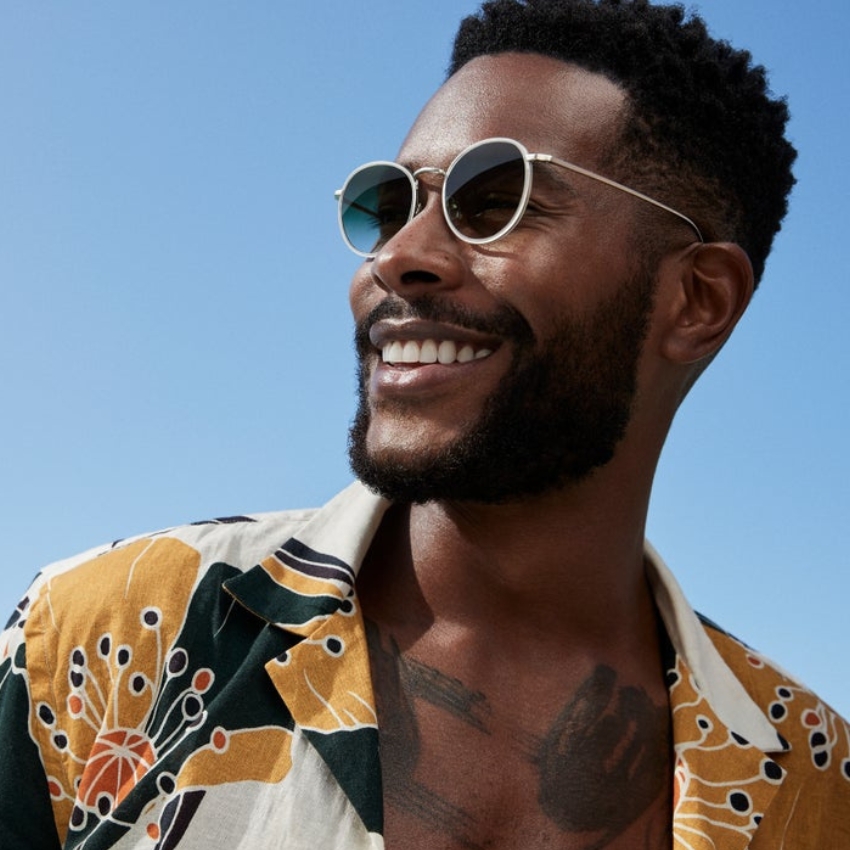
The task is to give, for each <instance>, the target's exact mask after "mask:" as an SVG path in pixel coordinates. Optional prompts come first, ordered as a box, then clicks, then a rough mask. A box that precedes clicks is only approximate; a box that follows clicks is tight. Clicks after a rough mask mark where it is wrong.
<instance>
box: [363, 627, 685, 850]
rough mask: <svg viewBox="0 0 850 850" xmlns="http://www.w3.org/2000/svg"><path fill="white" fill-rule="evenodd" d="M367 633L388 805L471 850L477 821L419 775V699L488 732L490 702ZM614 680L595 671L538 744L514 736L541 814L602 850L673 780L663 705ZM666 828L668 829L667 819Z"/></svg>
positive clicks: (608, 672) (372, 630)
mask: <svg viewBox="0 0 850 850" xmlns="http://www.w3.org/2000/svg"><path fill="white" fill-rule="evenodd" d="M366 635H367V641H368V645H369V656H370V661H371V664H372V672H373V678H374V680H375V682H376V696H377V699H378V714H379V718H380V724H379V725H380V741H381V769H382V772H383V786H384V795H385V799H386V800H387V802H388V803H389V804H391V805H392V806H394V807H395V808H397V809H398V810H399V811H403V812H405V813H406V814H409V815H411V816H413V817H415V818H417V819H419V820H421V821H422V822H423V823H427V824H428V825H430V826H432V827H436V828H438V829H440V830H442V831H443V832H445V833H447V834H450V835H452V836H453V838H454V840H455V841H456V842H457V843H458V844H459V846H462V847H464V848H468V850H476V848H478V847H479V845H478V844H477V843H476V842H475V841H473V839H472V836H474V835H476V833H477V831H478V829H479V828H481V825H480V824H478V823H477V821H476V820H475V818H474V817H472V815H470V814H469V813H468V812H465V811H464V810H463V809H461V808H459V807H458V806H455V805H453V804H452V803H451V802H449V801H448V800H446V799H444V798H443V797H441V796H440V795H439V794H437V793H435V792H434V791H432V790H431V789H430V788H428V787H427V786H426V785H424V784H423V783H421V782H419V781H418V780H417V779H416V778H415V772H416V769H417V767H418V765H419V760H420V756H421V753H422V741H421V737H420V732H419V726H418V723H417V719H416V708H415V702H416V700H423V701H425V702H427V703H429V704H430V705H433V706H435V707H436V708H439V709H441V710H443V711H445V712H447V713H448V714H450V715H452V716H453V717H455V718H457V719H459V720H461V721H462V722H464V723H466V724H469V726H470V727H472V728H473V729H475V730H476V731H478V732H480V733H482V734H485V735H490V734H491V733H492V732H493V730H494V729H495V726H494V724H495V722H496V721H495V719H494V717H493V712H492V708H491V706H490V704H489V702H488V700H487V698H486V697H485V695H484V694H482V693H481V692H480V691H473V690H471V689H470V688H467V687H466V686H465V685H464V684H463V682H461V681H460V680H458V679H455V678H453V677H451V676H447V675H446V674H445V673H442V672H441V671H440V670H437V669H436V668H434V667H429V666H428V665H425V664H422V663H421V662H418V661H415V660H413V659H409V658H405V657H404V655H403V654H402V652H401V650H400V649H399V647H398V644H397V643H396V641H395V640H394V638H393V637H392V636H384V638H383V639H382V636H381V634H380V631H379V629H378V627H377V626H376V625H374V624H373V623H371V622H368V621H367V623H366ZM616 680H617V674H616V672H615V671H614V670H613V669H611V668H610V667H607V666H604V665H599V666H598V667H597V668H596V670H595V671H594V672H593V673H592V674H591V676H590V677H589V678H588V679H587V680H586V681H585V682H584V683H582V685H581V686H580V687H579V689H578V691H577V692H576V693H575V695H574V696H573V697H572V699H571V700H570V701H569V702H568V703H567V705H566V706H565V707H564V709H563V710H562V711H561V713H560V714H559V716H558V717H557V719H556V720H555V722H554V724H553V725H552V726H551V728H550V729H549V731H548V733H547V734H546V735H545V736H544V737H543V738H540V737H539V736H534V735H533V734H531V733H530V732H522V731H519V730H511V738H512V740H513V742H514V744H515V746H517V747H518V749H519V752H520V753H521V754H522V755H521V757H523V758H525V760H526V761H527V762H531V763H532V764H533V765H534V766H535V767H536V769H537V773H538V776H539V786H538V797H537V798H538V802H539V804H540V807H541V809H542V811H543V812H544V814H545V815H546V817H547V818H548V819H549V820H550V821H551V822H552V823H554V824H555V825H556V826H557V827H558V828H559V829H560V830H562V831H563V832H568V833H573V834H576V833H581V834H583V836H587V839H586V840H587V844H586V850H600V848H602V847H604V846H605V845H606V844H607V843H608V842H610V841H611V840H612V839H613V838H615V837H616V836H617V835H619V834H620V833H622V832H623V831H624V830H625V829H626V828H627V827H628V826H629V825H630V824H631V823H632V822H633V821H635V820H636V819H637V818H638V817H639V816H640V815H642V814H643V813H644V812H646V811H647V810H648V809H649V808H650V806H651V805H652V803H653V802H655V801H656V799H657V798H658V797H659V795H660V794H661V793H662V791H663V790H664V786H665V783H668V782H669V771H670V741H669V713H668V710H667V708H666V706H662V707H658V706H656V705H654V704H653V702H652V701H651V700H650V698H649V696H648V695H647V694H646V692H645V691H644V690H642V689H640V688H635V687H617V681H616ZM514 752H516V751H514ZM651 828H657V825H656V827H651ZM664 828H666V829H669V819H668V820H667V822H666V825H665V827H664ZM647 840H649V838H648V837H647ZM652 846H655V844H654V843H653V845H652Z"/></svg>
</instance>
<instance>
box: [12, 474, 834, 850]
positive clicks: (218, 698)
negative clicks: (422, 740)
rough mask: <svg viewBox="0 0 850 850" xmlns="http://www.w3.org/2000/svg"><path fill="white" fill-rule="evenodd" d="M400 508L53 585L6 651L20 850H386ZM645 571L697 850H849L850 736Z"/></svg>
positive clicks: (653, 556)
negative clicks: (374, 640)
mask: <svg viewBox="0 0 850 850" xmlns="http://www.w3.org/2000/svg"><path fill="white" fill-rule="evenodd" d="M387 506H388V503H387V502H386V501H384V500H383V499H381V498H379V497H377V496H375V495H374V494H372V493H371V492H369V491H368V490H367V489H366V488H364V487H363V486H362V485H360V484H359V483H355V484H353V485H351V486H350V487H349V488H348V489H346V490H344V491H343V492H342V493H341V494H339V495H338V496H337V497H336V498H335V499H334V500H332V501H331V502H330V503H329V504H328V505H326V506H325V507H324V508H323V509H321V510H309V511H288V512H282V513H273V514H263V515H254V516H242V517H231V518H228V519H221V520H214V521H211V522H203V523H196V524H193V525H188V526H182V527H178V528H173V529H169V530H167V531H162V532H158V533H156V534H152V535H147V536H143V537H138V538H133V539H130V540H125V541H121V542H118V543H114V544H111V545H109V546H105V547H101V548H98V549H95V550H90V551H89V552H86V553H84V554H82V555H79V556H77V557H75V558H72V559H69V560H66V561H62V562H59V563H56V564H53V565H51V566H50V567H48V568H46V569H45V570H43V571H42V572H41V573H40V574H39V575H38V576H37V578H36V580H35V582H34V583H33V585H32V587H31V588H30V590H29V592H28V594H27V596H26V597H25V598H24V600H23V601H22V602H21V603H20V605H19V606H18V608H17V610H16V611H15V613H14V614H13V616H12V618H11V620H10V621H9V623H8V626H7V627H6V630H5V631H4V632H3V633H2V635H0V847H2V848H27V850H41V848H45V850H47V849H48V848H49V850H56V848H66V850H70V848H85V850H105V848H139V850H141V848H148V849H149V850H171V849H172V848H174V849H175V850H216V848H227V849H228V850H240V849H242V848H244V850H249V848H250V850H280V849H281V848H285V849H286V850H308V848H309V850H315V848H317V847H321V848H323V849H324V848H340V850H342V848H345V850H366V848H369V850H378V848H381V847H383V840H382V838H381V828H382V791H381V776H380V764H379V758H378V728H377V717H376V710H375V699H374V694H373V690H372V683H371V678H370V671H369V656H368V650H367V646H366V638H365V632H364V623H363V618H362V615H361V612H360V609H359V606H358V600H357V595H356V592H355V578H356V574H357V569H358V567H359V565H360V563H361V561H362V559H363V557H364V555H365V553H366V551H367V550H368V548H369V544H370V541H371V539H372V536H373V535H374V533H375V530H376V529H377V527H378V525H379V524H380V521H381V517H382V516H383V513H384V511H385V510H386V508H387ZM646 562H647V570H648V575H649V580H650V583H651V586H652V588H653V591H654V594H655V599H656V604H657V607H658V610H659V612H660V614H661V618H662V620H663V623H664V626H665V627H666V630H667V634H668V636H669V640H670V644H671V646H672V648H673V650H674V652H673V655H672V661H671V663H670V669H669V670H668V674H667V675H668V686H669V692H670V706H671V713H672V725H673V737H674V758H675V770H674V776H675V779H674V789H673V793H674V814H673V825H672V829H673V835H674V847H675V850H709V848H711V850H743V848H753V850H781V849H782V848H788V850H791V848H793V850H806V849H807V848H812V850H814V848H817V850H823V848H836V850H838V848H845V847H846V848H850V728H848V725H847V724H846V723H845V721H844V720H842V719H841V718H840V717H839V716H838V715H837V714H836V713H835V712H833V711H832V710H831V709H830V708H829V707H828V706H827V705H825V704H824V703H823V702H822V701H821V700H820V699H819V698H818V697H817V696H816V695H815V694H813V693H811V692H810V691H809V690H807V689H806V688H805V687H804V686H802V685H801V684H799V683H798V682H796V681H795V680H794V679H793V678H791V677H790V676H789V675H788V674H786V673H784V672H783V671H782V670H780V669H779V668H778V667H776V666H775V665H773V664H772V663H771V662H770V661H768V660H767V659H766V658H764V657H763V656H762V655H760V654H759V653H757V652H756V651H754V650H752V649H749V648H748V647H746V646H745V645H744V644H742V643H740V642H739V641H738V640H736V639H735V638H733V637H731V636H730V635H728V634H726V633H725V632H723V631H722V630H721V629H719V628H718V627H717V626H715V625H714V624H712V623H711V622H709V621H707V620H704V619H700V618H699V617H698V616H697V615H696V614H695V613H694V611H693V610H692V609H691V608H690V606H689V605H688V603H687V601H686V600H685V598H684V596H683V595H682V593H681V591H680V590H679V588H678V585H677V584H676V582H675V580H674V579H673V577H672V575H671V574H670V572H669V571H668V570H667V568H666V567H665V566H664V564H663V563H662V561H661V559H660V557H659V556H658V554H657V553H656V552H655V551H654V550H653V549H652V547H651V546H649V545H648V544H647V550H646Z"/></svg>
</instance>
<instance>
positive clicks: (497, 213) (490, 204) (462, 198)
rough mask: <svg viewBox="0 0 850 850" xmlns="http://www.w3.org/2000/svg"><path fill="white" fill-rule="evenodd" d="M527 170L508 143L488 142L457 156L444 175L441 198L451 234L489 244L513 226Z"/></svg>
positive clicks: (524, 190)
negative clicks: (442, 198) (444, 180)
mask: <svg viewBox="0 0 850 850" xmlns="http://www.w3.org/2000/svg"><path fill="white" fill-rule="evenodd" d="M526 176H527V166H526V162H525V157H524V156H523V153H522V151H521V150H520V149H519V148H518V147H517V146H516V145H515V144H514V143H513V142H510V141H488V142H485V143H483V144H481V145H478V146H475V147H473V148H471V149H470V150H468V151H466V152H465V153H463V154H461V155H460V156H459V157H458V158H457V159H456V160H455V162H454V163H453V164H452V166H451V168H450V169H449V173H448V174H447V175H446V183H445V187H444V190H443V192H444V198H445V206H446V213H447V215H448V217H449V223H450V225H451V227H452V228H453V229H454V230H455V232H456V233H457V234H458V235H459V236H461V237H463V238H464V239H468V240H471V241H474V242H478V241H489V240H491V239H493V238H495V237H497V236H499V235H501V234H502V233H503V232H505V231H507V230H509V229H510V228H511V227H513V225H514V224H516V221H517V219H518V218H519V217H520V215H522V210H523V207H524V205H525V200H526V194H527V188H526Z"/></svg>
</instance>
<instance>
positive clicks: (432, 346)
mask: <svg viewBox="0 0 850 850" xmlns="http://www.w3.org/2000/svg"><path fill="white" fill-rule="evenodd" d="M492 353H493V350H492V349H490V348H479V349H478V350H477V351H476V350H475V348H474V347H473V346H472V345H470V344H469V343H465V344H463V345H462V346H461V347H460V348H458V345H457V343H456V342H454V340H451V339H444V340H442V341H441V342H440V343H439V344H438V343H437V342H436V340H433V339H426V340H424V341H423V342H421V343H420V342H417V341H416V340H413V339H409V340H407V341H406V342H401V341H399V340H394V341H393V342H390V343H387V344H386V345H385V346H384V347H383V348H382V349H381V358H382V359H383V361H384V363H425V364H427V363H441V364H442V365H444V366H448V365H449V364H451V363H469V362H470V361H471V360H482V359H483V358H485V357H489V356H490V355H491V354H492Z"/></svg>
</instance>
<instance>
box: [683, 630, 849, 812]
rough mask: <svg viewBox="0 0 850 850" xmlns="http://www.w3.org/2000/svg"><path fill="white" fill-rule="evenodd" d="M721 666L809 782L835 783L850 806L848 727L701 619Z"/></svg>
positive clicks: (757, 656)
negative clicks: (758, 710)
mask: <svg viewBox="0 0 850 850" xmlns="http://www.w3.org/2000/svg"><path fill="white" fill-rule="evenodd" d="M700 619H701V620H702V623H703V627H704V628H705V630H706V632H707V634H708V636H709V637H710V638H711V641H712V643H713V644H714V646H715V647H716V648H717V650H718V652H719V653H720V655H721V656H722V657H723V660H724V661H725V662H726V664H727V665H728V666H729V668H730V669H731V670H732V672H733V673H734V674H735V676H736V677H737V679H738V680H739V681H740V682H741V684H742V685H743V686H744V688H745V689H746V691H747V693H748V694H749V695H750V697H751V698H752V700H753V702H755V703H756V705H757V706H758V707H759V708H761V710H762V711H763V712H764V714H765V716H766V717H768V718H769V719H770V721H771V723H772V724H773V725H774V727H775V728H776V730H777V731H778V732H779V734H780V735H781V736H782V738H783V739H784V740H785V741H787V743H788V744H789V745H790V750H789V752H788V759H789V761H791V762H792V763H793V764H794V766H795V769H797V770H802V771H804V772H805V773H806V774H807V775H808V777H809V779H808V780H807V781H821V780H823V781H827V782H837V783H838V787H839V788H841V790H842V792H843V794H845V795H846V798H847V801H848V804H850V725H848V723H847V721H846V720H845V719H844V718H843V717H841V716H840V715H839V714H838V712H836V711H835V710H834V709H832V708H831V707H830V706H829V705H828V704H827V703H826V702H824V701H823V700H822V699H821V698H820V697H819V696H818V695H817V694H816V693H815V692H813V691H812V690H810V689H809V688H807V687H806V686H805V685H804V684H803V683H802V682H800V681H798V680H797V679H796V678H794V676H792V675H791V674H790V673H788V672H786V671H785V670H783V669H782V668H781V667H780V666H779V665H777V664H776V663H774V662H773V661H771V660H770V659H769V658H767V657H765V656H764V655H762V654H761V653H759V652H758V651H756V650H754V649H752V648H751V647H749V646H747V645H746V644H745V643H743V642H742V641H740V640H739V639H737V638H736V637H734V636H733V635H731V634H729V633H728V632H725V631H724V630H723V629H722V628H720V627H719V626H718V625H717V624H716V623H713V622H711V621H710V620H708V619H706V618H704V617H701V618H700Z"/></svg>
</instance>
